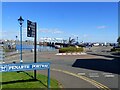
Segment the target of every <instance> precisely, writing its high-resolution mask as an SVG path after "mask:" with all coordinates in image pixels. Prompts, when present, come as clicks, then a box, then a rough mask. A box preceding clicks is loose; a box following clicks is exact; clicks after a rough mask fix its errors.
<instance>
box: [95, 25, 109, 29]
mask: <svg viewBox="0 0 120 90" xmlns="http://www.w3.org/2000/svg"><path fill="white" fill-rule="evenodd" d="M105 28H107V26H105V25H102V26H97V29H105Z"/></svg>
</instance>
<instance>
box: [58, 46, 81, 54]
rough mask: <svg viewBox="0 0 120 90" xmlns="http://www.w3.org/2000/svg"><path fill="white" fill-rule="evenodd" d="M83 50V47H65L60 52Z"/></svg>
mask: <svg viewBox="0 0 120 90" xmlns="http://www.w3.org/2000/svg"><path fill="white" fill-rule="evenodd" d="M70 52H83V47H79V48H76V47H63V48H60V49H59V53H70Z"/></svg>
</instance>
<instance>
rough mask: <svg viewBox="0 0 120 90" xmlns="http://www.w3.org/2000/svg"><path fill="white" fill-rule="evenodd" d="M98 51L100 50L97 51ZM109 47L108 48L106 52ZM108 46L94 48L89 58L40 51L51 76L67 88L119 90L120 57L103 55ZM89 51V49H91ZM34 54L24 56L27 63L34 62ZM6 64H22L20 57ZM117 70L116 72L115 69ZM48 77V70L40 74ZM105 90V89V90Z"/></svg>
mask: <svg viewBox="0 0 120 90" xmlns="http://www.w3.org/2000/svg"><path fill="white" fill-rule="evenodd" d="M96 48H97V49H96ZM105 48H106V49H105ZM107 48H108V47H103V48H102V47H100V48H98V47H94V48H92V49H91V50H93V51H91V52H88V53H87V54H86V55H70V56H67V55H63V56H61V55H60V56H59V55H58V56H57V55H55V54H56V53H57V52H38V53H37V61H38V62H50V63H51V77H52V78H55V79H57V80H58V81H59V82H60V83H61V84H62V86H63V87H64V88H81V89H82V88H96V89H99V88H107V89H106V90H110V89H109V88H111V90H113V88H118V79H119V73H118V72H117V71H118V69H119V56H116V55H111V54H110V53H109V52H107V53H106V52H102V53H101V51H102V50H103V49H104V50H106V51H107V50H109V49H107ZM88 50H89V49H88ZM33 55H34V54H33V53H31V52H26V53H24V54H23V61H24V63H27V62H33ZM5 61H6V63H12V62H13V61H16V62H18V63H19V54H18V55H14V56H10V57H7V58H6V60H5ZM112 69H113V70H112ZM38 72H39V73H42V74H46V71H38ZM103 90H105V89H103Z"/></svg>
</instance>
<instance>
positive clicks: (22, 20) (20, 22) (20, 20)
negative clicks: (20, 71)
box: [18, 16, 24, 63]
mask: <svg viewBox="0 0 120 90" xmlns="http://www.w3.org/2000/svg"><path fill="white" fill-rule="evenodd" d="M18 22H19V24H20V63H22V62H23V60H22V24H23V22H24V19H22V16H20V18H19V19H18Z"/></svg>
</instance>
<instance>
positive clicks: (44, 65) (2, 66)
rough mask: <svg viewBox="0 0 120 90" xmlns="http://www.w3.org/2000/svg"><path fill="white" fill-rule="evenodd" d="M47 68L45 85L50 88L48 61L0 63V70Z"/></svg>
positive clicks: (13, 70)
mask: <svg viewBox="0 0 120 90" xmlns="http://www.w3.org/2000/svg"><path fill="white" fill-rule="evenodd" d="M46 69H47V70H48V78H47V79H48V81H47V86H48V88H50V63H49V62H43V63H26V64H0V72H15V71H27V70H46Z"/></svg>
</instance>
